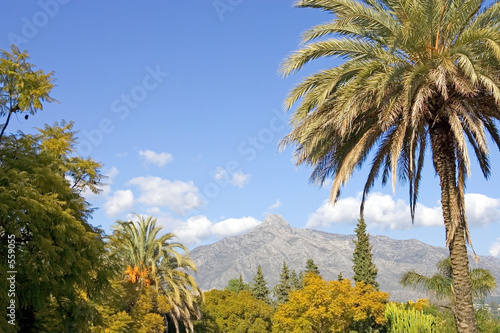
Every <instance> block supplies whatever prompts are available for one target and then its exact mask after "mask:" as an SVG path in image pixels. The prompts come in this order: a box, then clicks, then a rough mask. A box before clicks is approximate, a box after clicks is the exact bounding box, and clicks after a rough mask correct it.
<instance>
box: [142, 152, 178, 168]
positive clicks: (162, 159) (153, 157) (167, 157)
mask: <svg viewBox="0 0 500 333" xmlns="http://www.w3.org/2000/svg"><path fill="white" fill-rule="evenodd" d="M139 155H140V156H142V157H143V158H144V160H145V163H146V164H155V165H157V166H159V167H161V166H164V165H165V164H167V163H169V162H172V161H173V160H174V158H173V157H172V155H171V154H168V153H156V152H154V151H152V150H141V151H139Z"/></svg>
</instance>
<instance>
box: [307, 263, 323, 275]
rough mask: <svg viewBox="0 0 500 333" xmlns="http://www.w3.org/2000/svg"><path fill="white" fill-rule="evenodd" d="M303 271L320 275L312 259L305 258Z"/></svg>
mask: <svg viewBox="0 0 500 333" xmlns="http://www.w3.org/2000/svg"><path fill="white" fill-rule="evenodd" d="M305 273H306V274H307V273H314V274H317V275H320V273H319V269H318V265H316V264H315V263H314V260H312V259H307V261H306V271H305Z"/></svg>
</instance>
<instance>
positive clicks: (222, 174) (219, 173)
mask: <svg viewBox="0 0 500 333" xmlns="http://www.w3.org/2000/svg"><path fill="white" fill-rule="evenodd" d="M215 178H216V179H218V180H226V179H227V171H226V170H224V168H222V167H217V168H216V169H215Z"/></svg>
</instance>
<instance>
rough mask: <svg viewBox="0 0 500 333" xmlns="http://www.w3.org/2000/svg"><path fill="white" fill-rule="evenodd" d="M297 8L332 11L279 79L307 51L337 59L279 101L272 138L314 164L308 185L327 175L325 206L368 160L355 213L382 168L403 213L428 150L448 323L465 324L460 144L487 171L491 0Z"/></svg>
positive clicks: (319, 1) (496, 91) (498, 63)
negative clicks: (287, 113)
mask: <svg viewBox="0 0 500 333" xmlns="http://www.w3.org/2000/svg"><path fill="white" fill-rule="evenodd" d="M296 5H297V6H298V7H311V8H319V9H322V10H325V11H328V12H330V13H332V14H333V19H332V20H331V21H330V22H327V23H324V24H320V25H317V26H315V27H312V28H310V29H309V30H307V31H306V32H305V33H304V34H303V38H302V47H301V48H300V49H299V50H297V51H295V52H293V53H292V54H291V55H290V56H288V57H287V58H286V59H285V60H284V61H283V62H282V64H281V68H280V71H281V73H282V74H283V76H288V75H290V74H292V73H294V72H296V71H298V70H300V69H302V68H303V66H304V65H305V64H307V63H309V62H311V61H312V60H315V59H318V58H329V57H342V58H343V59H345V62H343V63H341V64H340V65H336V66H332V67H330V68H327V69H324V70H321V71H319V72H317V73H314V74H312V75H310V76H308V77H306V78H305V79H303V80H302V81H301V82H300V83H299V84H297V85H296V86H295V87H294V88H293V89H292V90H291V92H290V93H289V94H288V96H287V98H286V100H285V107H286V109H287V110H289V109H291V108H292V107H294V106H296V108H295V110H294V111H293V114H292V115H291V124H292V129H291V131H290V133H289V134H288V135H286V136H285V138H284V139H283V141H282V146H283V147H286V146H290V145H293V146H295V161H296V163H297V164H307V165H311V166H313V167H314V170H313V172H312V175H311V181H312V182H314V183H320V184H323V183H324V182H325V180H327V179H328V178H333V182H332V186H331V192H330V200H331V201H332V202H335V201H336V200H337V198H338V196H339V193H340V190H341V188H342V186H343V185H345V184H346V183H347V181H348V180H349V179H350V177H351V176H352V174H353V172H354V170H355V169H356V168H358V167H360V166H361V165H362V164H363V162H365V161H366V160H367V158H368V157H370V158H372V162H371V164H370V168H369V171H368V176H367V181H366V183H365V186H364V189H363V196H362V203H361V207H360V210H361V213H362V211H363V205H364V202H365V200H366V198H367V195H368V193H369V191H370V190H371V188H372V187H373V185H374V183H375V180H376V178H378V176H379V175H381V176H382V183H383V184H385V183H386V182H387V181H388V180H389V178H391V177H392V185H393V189H394V191H395V188H396V182H397V181H398V179H399V180H403V181H407V183H408V188H409V197H410V198H409V199H410V200H409V201H410V216H411V218H412V220H413V219H414V216H415V207H416V202H417V198H418V193H419V189H420V181H421V178H422V170H423V167H424V160H425V156H426V150H430V152H431V155H430V156H432V162H433V166H434V169H435V171H436V173H437V175H438V177H439V181H440V187H441V206H442V213H443V220H444V225H445V231H446V245H447V247H448V249H449V252H450V257H451V262H452V266H453V274H454V280H455V297H456V300H455V303H456V305H457V328H458V330H459V332H476V327H475V320H474V309H473V305H472V295H471V291H470V289H471V286H470V278H469V276H468V273H469V272H468V265H469V263H468V257H467V243H469V244H470V243H471V242H470V237H469V231H468V224H467V218H466V214H465V201H464V200H465V194H464V192H465V183H466V179H467V177H469V175H470V172H471V168H470V164H471V156H470V151H471V152H472V154H473V155H474V157H475V159H477V161H478V164H479V167H480V169H481V171H482V173H483V175H484V176H485V177H488V175H489V174H490V163H489V159H488V154H489V149H488V140H487V134H489V135H490V137H491V139H492V141H491V142H492V143H493V144H494V145H496V146H497V147H499V148H500V133H499V131H498V128H497V123H498V120H499V119H500V74H499V73H500V52H499V51H498V50H499V49H500V33H499V31H500V20H498V17H500V4H499V3H498V2H494V3H493V4H491V5H490V6H487V5H486V3H485V1H482V0H433V1H430V0H429V1H421V0H407V1H386V0H359V1H356V0H352V1H351V0H302V1H298V2H297V3H296ZM335 64H338V63H335ZM471 148H472V149H471ZM427 156H429V155H427Z"/></svg>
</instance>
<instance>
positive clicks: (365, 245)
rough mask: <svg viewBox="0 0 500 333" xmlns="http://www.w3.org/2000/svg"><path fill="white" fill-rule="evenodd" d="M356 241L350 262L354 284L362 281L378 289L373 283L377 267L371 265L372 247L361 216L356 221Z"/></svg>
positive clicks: (375, 283)
mask: <svg viewBox="0 0 500 333" xmlns="http://www.w3.org/2000/svg"><path fill="white" fill-rule="evenodd" d="M354 231H355V232H356V240H354V241H353V242H354V244H355V247H354V253H353V259H352V262H353V263H354V266H353V267H352V268H353V270H354V278H353V280H354V281H356V282H359V281H364V282H365V283H366V284H370V285H372V286H373V287H374V288H375V289H378V283H377V281H375V279H376V278H377V267H375V264H374V263H373V254H372V246H371V244H370V234H368V233H367V232H366V223H365V219H364V218H363V216H361V217H360V218H359V220H358V225H357V226H356V229H354Z"/></svg>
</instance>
